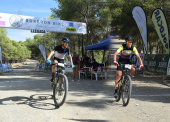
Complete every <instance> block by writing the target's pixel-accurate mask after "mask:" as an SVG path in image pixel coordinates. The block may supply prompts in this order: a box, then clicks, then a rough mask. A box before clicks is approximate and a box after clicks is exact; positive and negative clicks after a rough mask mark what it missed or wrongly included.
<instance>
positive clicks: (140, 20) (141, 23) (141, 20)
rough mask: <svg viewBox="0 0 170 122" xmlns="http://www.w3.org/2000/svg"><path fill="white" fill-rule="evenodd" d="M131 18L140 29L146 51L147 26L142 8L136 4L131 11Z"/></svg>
mask: <svg viewBox="0 0 170 122" xmlns="http://www.w3.org/2000/svg"><path fill="white" fill-rule="evenodd" d="M132 15H133V18H134V19H135V21H136V24H137V26H138V28H139V30H140V33H141V36H142V39H143V42H144V44H145V47H146V52H147V53H148V45H147V27H146V16H145V12H144V11H143V9H142V8H141V7H139V6H136V7H135V8H134V9H133V11H132Z"/></svg>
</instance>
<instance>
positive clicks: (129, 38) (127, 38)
mask: <svg viewBox="0 0 170 122" xmlns="http://www.w3.org/2000/svg"><path fill="white" fill-rule="evenodd" d="M127 40H130V41H132V42H133V38H132V37H131V36H126V37H125V41H127Z"/></svg>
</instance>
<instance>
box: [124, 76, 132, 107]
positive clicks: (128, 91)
mask: <svg viewBox="0 0 170 122" xmlns="http://www.w3.org/2000/svg"><path fill="white" fill-rule="evenodd" d="M124 78H125V79H124V80H125V82H124V83H123V93H122V101H123V106H127V105H128V103H129V101H130V97H131V92H132V83H131V78H130V76H129V75H126V76H125V77H124ZM126 94H127V100H126V99H125V97H126Z"/></svg>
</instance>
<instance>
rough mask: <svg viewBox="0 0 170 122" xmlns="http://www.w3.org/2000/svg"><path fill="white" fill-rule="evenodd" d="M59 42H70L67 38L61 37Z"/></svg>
mask: <svg viewBox="0 0 170 122" xmlns="http://www.w3.org/2000/svg"><path fill="white" fill-rule="evenodd" d="M60 41H61V42H70V40H69V39H68V38H67V37H63V38H62V39H61V40H60Z"/></svg>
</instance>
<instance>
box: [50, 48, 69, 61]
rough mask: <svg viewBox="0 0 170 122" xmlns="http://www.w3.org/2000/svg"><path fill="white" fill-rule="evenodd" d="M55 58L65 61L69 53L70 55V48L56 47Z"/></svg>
mask: <svg viewBox="0 0 170 122" xmlns="http://www.w3.org/2000/svg"><path fill="white" fill-rule="evenodd" d="M53 51H54V57H55V58H58V59H64V56H65V55H66V53H67V52H68V55H70V48H69V47H67V48H63V47H62V45H59V46H56V47H55V48H54V50H53Z"/></svg>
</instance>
